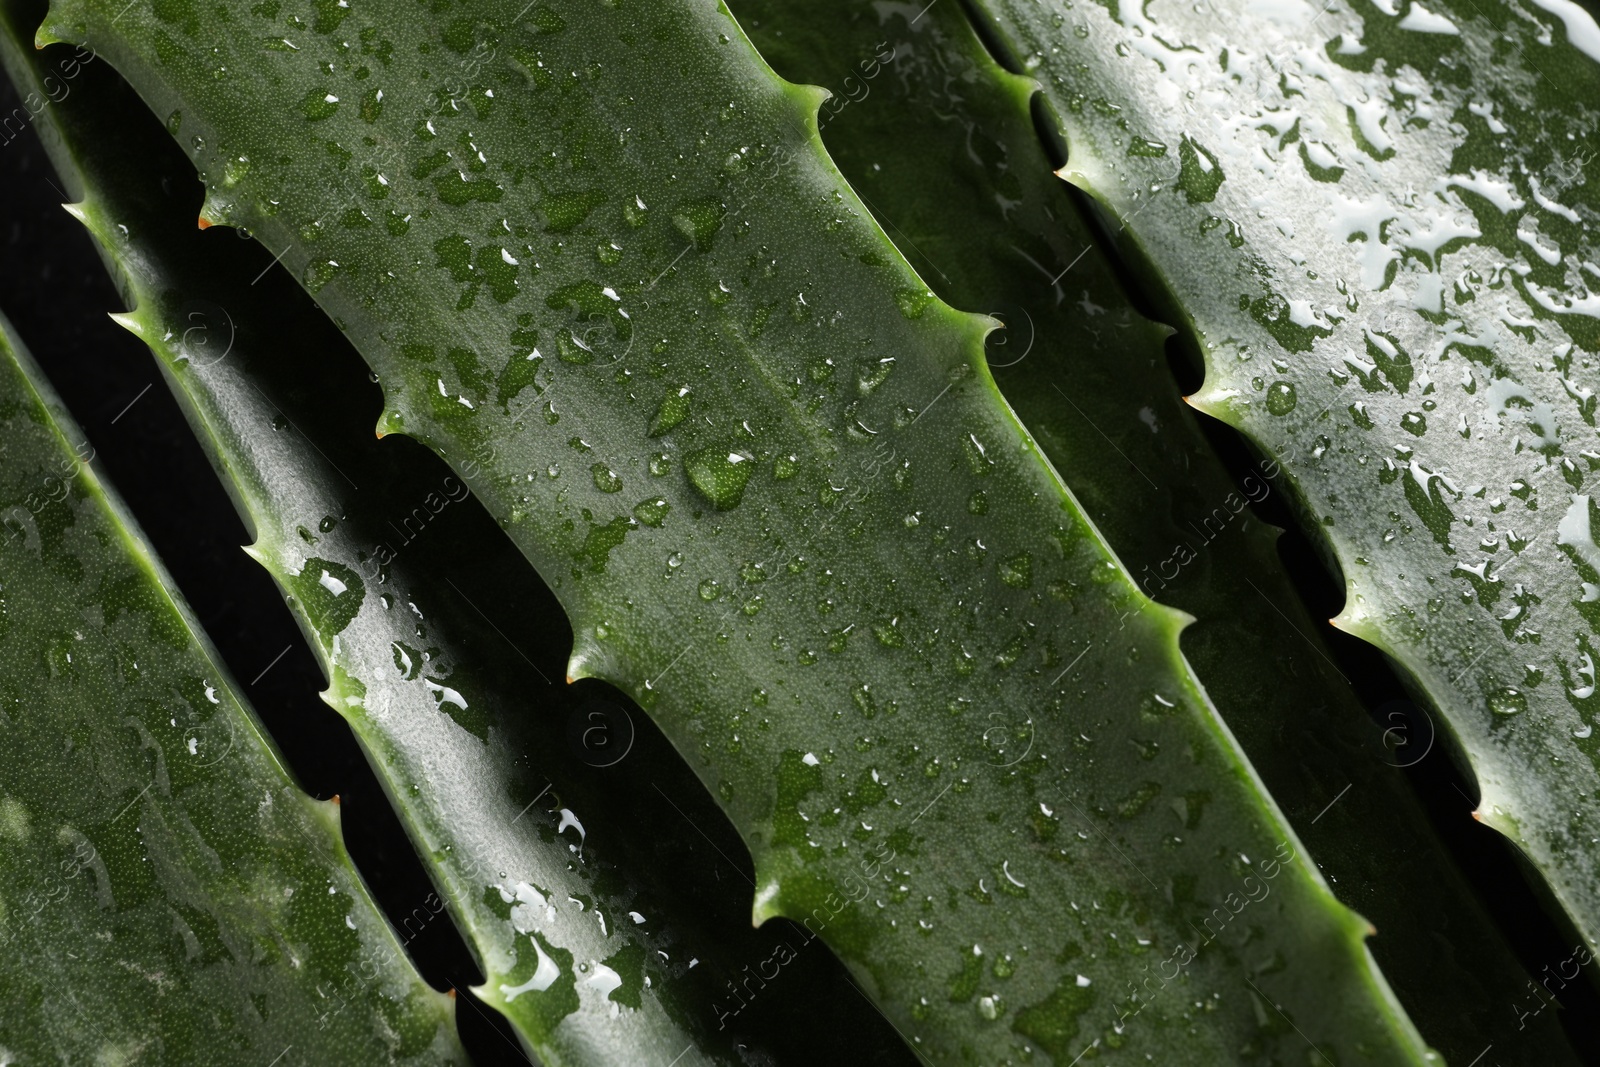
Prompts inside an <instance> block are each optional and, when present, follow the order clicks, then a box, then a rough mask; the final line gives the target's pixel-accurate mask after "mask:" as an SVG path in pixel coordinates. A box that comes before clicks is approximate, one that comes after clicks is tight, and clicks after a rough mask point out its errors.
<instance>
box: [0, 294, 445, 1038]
mask: <svg viewBox="0 0 1600 1067" xmlns="http://www.w3.org/2000/svg"><path fill="white" fill-rule="evenodd" d="M0 349H3V357H0V419H3V421H0V444H3V446H4V453H5V456H6V462H5V465H4V467H3V468H0V516H3V518H0V522H3V525H4V535H3V537H0V588H3V594H0V595H3V601H0V609H3V614H0V665H3V667H4V670H3V676H4V680H3V682H0V685H3V687H4V700H5V707H6V718H7V735H8V741H7V751H6V757H5V759H4V760H3V761H0V812H3V823H4V836H5V841H6V847H5V849H4V850H3V852H0V872H3V873H4V876H5V878H4V884H5V890H4V893H3V896H0V905H3V907H4V909H5V911H4V916H5V927H6V928H5V951H4V952H3V953H0V985H3V986H4V988H5V990H6V993H7V998H8V1007H7V1010H6V1011H5V1012H4V1013H3V1014H0V1045H3V1046H4V1048H5V1049H6V1052H7V1055H8V1056H19V1057H26V1058H29V1059H36V1060H40V1061H43V1060H48V1059H60V1058H63V1057H65V1058H73V1059H77V1058H81V1059H84V1060H90V1059H94V1058H101V1059H111V1058H118V1059H132V1058H136V1057H138V1058H148V1059H153V1060H160V1061H162V1062H171V1063H199V1062H207V1061H211V1060H214V1059H216V1058H217V1057H219V1056H220V1057H223V1058H227V1059H230V1060H234V1061H236V1062H245V1061H250V1060H256V1061H259V1062H262V1063H266V1062H269V1061H271V1060H272V1059H273V1058H274V1057H278V1058H280V1061H281V1062H286V1063H301V1062H339V1063H352V1064H361V1063H370V1064H400V1063H405V1064H425V1063H463V1062H464V1061H465V1057H464V1056H463V1054H462V1052H461V1049H460V1046H459V1045H458V1043H457V1041H456V1037H455V1032H454V1027H453V1025H452V1010H451V1006H450V1003H449V1001H448V1000H447V999H446V998H445V997H444V996H443V995H441V994H439V993H436V992H434V991H433V990H431V989H429V988H428V987H427V986H426V985H425V984H424V983H423V982H422V980H421V979H420V978H419V977H418V976H417V974H416V972H415V971H414V970H413V969H412V967H411V965H410V962H409V961H408V960H407V959H406V957H405V954H404V950H403V949H402V948H401V947H400V944H399V942H398V941H397V940H396V938H395V936H394V931H393V930H392V929H390V927H389V926H388V924H387V922H386V921H385V920H384V918H383V916H382V915H381V913H379V911H378V910H377V908H376V906H375V905H374V904H373V902H372V900H371V898H370V897H369V896H368V895H367V892H366V888H365V887H364V886H363V885H362V884H361V881H360V879H359V878H358V876H357V875H356V873H355V870H354V868H353V867H352V866H351V865H350V861H349V857H348V856H347V855H346V853H345V851H344V848H343V845H342V843H341V842H340V839H339V828H338V818H337V814H336V813H337V807H336V805H335V804H334V803H331V802H319V801H314V800H312V799H311V798H310V797H308V796H306V795H305V794H304V793H302V792H301V791H300V790H299V788H298V787H297V786H295V785H294V783H293V782H291V780H290V778H289V775H288V773H287V772H286V771H285V770H284V768H283V766H282V764H281V763H280V761H279V759H278V756H277V754H276V752H275V751H274V749H273V748H272V746H271V744H270V742H269V741H268V740H267V739H266V737H265V736H263V734H262V732H261V729H260V727H259V726H258V724H257V723H256V721H255V718H254V716H253V715H252V714H251V713H250V711H249V710H248V708H247V707H246V706H245V705H244V704H243V703H242V702H241V700H240V699H239V697H238V696H237V695H236V694H235V691H234V687H233V683H232V681H231V679H229V678H228V677H227V672H226V670H225V669H224V668H223V667H222V665H221V663H220V661H219V660H218V659H217V657H216V655H215V654H214V653H213V652H212V651H211V649H210V648H209V645H208V643H207V642H206V639H205V637H204V636H203V635H202V634H201V632H200V631H199V628H198V627H197V626H196V625H195V623H194V621H193V619H191V618H190V617H189V614H188V611H187V609H186V608H185V607H184V606H183V604H182V602H181V601H180V600H179V599H178V597H177V594H176V592H175V591H174V589H173V587H172V585H171V582H170V581H169V580H168V579H167V578H166V576H165V575H164V573H163V572H162V570H161V567H160V564H159V563H158V562H157V561H156V560H155V559H153V558H152V557H151V555H150V554H149V551H148V549H147V548H146V547H145V546H144V544H143V542H142V541H141V540H140V536H139V533H138V531H137V529H136V528H135V527H134V525H133V523H132V520H131V519H130V518H128V516H127V514H126V512H125V511H124V510H123V509H122V507H121V505H120V504H119V503H118V502H117V501H116V499H115V498H114V497H113V496H111V495H110V493H109V491H108V490H107V489H106V488H105V487H104V486H102V485H101V484H100V482H99V481H98V479H97V478H96V476H95V474H94V471H93V468H92V466H91V464H92V461H93V454H94V450H93V448H92V447H91V446H90V445H89V444H88V442H87V441H86V440H85V439H84V438H83V436H82V434H81V433H79V432H78V431H77V429H76V427H75V426H74V425H73V424H72V422H71V421H70V417H69V416H68V415H67V414H66V412H65V410H64V409H63V408H61V406H60V404H59V403H58V402H57V401H56V400H55V399H54V397H53V394H51V392H50V391H49V389H48V386H46V385H44V384H43V383H44V379H43V376H42V375H41V374H40V373H39V371H38V369H37V368H36V367H34V366H33V363H32V360H31V358H30V357H29V356H28V355H27V354H26V353H25V352H24V351H23V350H22V348H21V346H20V343H19V342H18V341H17V340H16V338H15V337H14V336H13V335H12V333H11V329H10V326H9V324H7V323H4V322H3V320H0Z"/></svg>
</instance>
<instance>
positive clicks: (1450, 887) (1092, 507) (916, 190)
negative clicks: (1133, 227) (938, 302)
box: [733, 0, 1576, 1063]
mask: <svg viewBox="0 0 1600 1067" xmlns="http://www.w3.org/2000/svg"><path fill="white" fill-rule="evenodd" d="M733 13H734V15H735V16H736V17H738V18H739V20H740V22H741V25H743V26H744V27H745V28H746V30H747V31H748V32H749V34H750V36H751V40H752V41H753V42H754V43H755V45H756V47H757V48H759V49H760V50H761V54H762V56H763V57H765V58H766V59H767V61H768V62H770V63H771V64H772V65H773V67H774V68H775V69H776V70H777V72H778V73H779V74H781V75H782V76H784V77H786V78H788V79H790V80H792V81H798V82H809V83H812V84H816V85H822V86H826V87H828V88H830V90H831V91H832V92H833V93H834V96H833V97H832V98H831V99H830V100H829V101H828V103H827V104H825V105H824V106H823V108H822V112H821V120H820V121H821V124H822V137H823V141H824V143H825V144H826V146H827V148H828V151H829V153H830V155H832V157H833V159H834V161H835V162H836V163H837V164H838V166H839V168H840V170H841V172H842V173H843V174H844V176H845V177H846V178H847V179H848V180H849V181H850V183H851V184H852V185H853V186H854V187H855V188H856V189H857V190H858V191H859V192H860V193H861V195H862V197H863V199H864V201H865V202H866V203H867V205H868V206H869V207H871V208H872V209H873V212H874V214H875V215H876V216H877V218H878V219H879V221H881V222H882V223H883V224H884V227H885V229H886V231H887V232H888V234H889V236H890V237H891V239H893V240H894V241H895V242H896V243H897V245H898V246H899V247H900V248H901V250H902V251H903V252H905V253H906V255H907V256H908V258H910V260H911V262H912V263H913V265H915V266H917V267H918V268H919V269H920V270H921V273H922V276H923V277H924V278H926V279H928V281H929V284H930V285H931V286H932V288H933V289H934V291H935V292H937V293H938V294H939V295H940V297H941V298H943V299H944V300H946V301H948V302H949V303H951V304H953V305H955V306H957V307H968V308H980V309H986V310H990V311H992V312H993V313H995V314H996V315H998V316H1000V317H1001V318H1002V319H1003V321H1004V322H1005V324H1006V330H1005V333H1004V334H1002V335H995V336H991V338H990V341H989V350H990V358H991V360H992V362H991V367H993V368H994V369H995V377H996V380H997V382H998V384H999V386H1000V389H1001V391H1002V393H1003V394H1004V395H1005V396H1006V398H1007V399H1008V400H1009V401H1010V402H1011V404H1012V406H1013V408H1015V409H1016V411H1017V413H1018V415H1019V416H1020V417H1021V418H1022V421H1023V423H1024V425H1026V426H1027V427H1028V429H1029V431H1030V432H1031V433H1032V434H1033V436H1034V438H1035V440H1037V441H1038V442H1039V445H1040V447H1041V448H1042V449H1043V451H1044V453H1045V455H1046V456H1047V457H1048V458H1049V459H1050V461H1051V462H1052V463H1053V464H1054V465H1055V467H1056V469H1057V470H1058V471H1060V472H1061V474H1062V476H1063V478H1064V479H1065V481H1066V482H1067V485H1068V487H1069V488H1070V489H1071V490H1072V491H1073V493H1074V495H1075V496H1076V497H1077V498H1078V500H1080V501H1082V502H1083V504H1084V507H1085V510H1086V511H1087V512H1088V513H1089V515H1090V516H1091V517H1092V518H1093V520H1094V522H1095V525H1096V526H1097V528H1098V529H1099V530H1100V531H1101V533H1102V534H1104V535H1105V537H1106V538H1107V540H1108V541H1109V542H1110V544H1111V546H1112V547H1113V548H1114V549H1115V550H1116V551H1117V553H1118V556H1119V557H1120V558H1121V560H1122V561H1123V563H1124V564H1125V565H1126V566H1127V568H1128V569H1129V571H1130V572H1132V573H1133V574H1134V576H1135V580H1136V581H1138V582H1139V583H1140V584H1141V585H1142V587H1143V588H1144V589H1145V590H1146V591H1147V592H1148V593H1150V594H1151V595H1153V596H1154V597H1155V598H1156V599H1158V600H1160V601H1161V602H1163V603H1167V604H1170V605H1172V606H1174V607H1177V608H1180V609H1182V610H1184V611H1187V612H1189V613H1191V614H1192V615H1194V616H1195V617H1196V619H1197V620H1198V621H1197V623H1196V624H1195V625H1193V626H1191V627H1189V628H1188V629H1187V630H1185V631H1184V633H1183V637H1182V643H1183V649H1184V652H1185V655H1186V657H1187V658H1188V660H1189V662H1190V663H1191V664H1192V665H1193V667H1194V669H1195V673H1196V674H1197V675H1198V676H1199V678H1200V680H1201V682H1202V683H1204V685H1205V687H1206V691H1207V692H1208V694H1209V695H1210V696H1211V698H1212V700H1213V701H1214V702H1215V704H1216V705H1217V708H1218V711H1219V712H1220V713H1221V714H1222V716H1223V718H1224V720H1225V721H1226V722H1227V723H1228V725H1229V727H1230V728H1231V729H1232V730H1233V732H1234V734H1235V736H1236V737H1238V739H1239V741H1240V744H1241V746H1242V747H1243V748H1244V750H1245V753H1246V754H1247V755H1248V756H1249V758H1250V760H1251V762H1252V764H1253V765H1254V766H1255V768H1256V770H1257V771H1258V772H1259V773H1260V774H1261V776H1262V779H1263V781H1264V782H1265V783H1266V784H1267V786H1268V788H1269V790H1270V792H1271V793H1272V795H1273V797H1274V798H1275V799H1276V800H1277V802H1278V803H1279V805H1280V806H1281V807H1282V808H1283V809H1284V811H1285V813H1286V814H1287V815H1288V816H1289V819H1290V822H1291V824H1292V825H1293V826H1294V828H1295V830H1296V832H1297V833H1299V834H1300V836H1301V839H1302V840H1304V841H1305V843H1306V845H1307V847H1308V848H1309V849H1310V851H1311V854H1312V855H1314V856H1315V857H1316V858H1317V861H1318V863H1319V865H1320V866H1321V868H1322V869H1323V871H1324V872H1326V873H1327V874H1329V875H1331V876H1333V882H1334V884H1333V888H1334V890H1335V892H1336V894H1337V895H1338V896H1339V898H1340V899H1341V900H1342V901H1344V903H1346V904H1348V905H1349V906H1350V907H1352V908H1354V909H1355V910H1356V911H1357V912H1359V913H1360V914H1362V915H1363V916H1365V917H1366V918H1367V919H1368V920H1370V921H1371V922H1372V923H1373V924H1374V925H1375V926H1376V927H1377V929H1378V931H1379V936H1378V937H1376V938H1375V939H1373V940H1372V941H1371V942H1369V947H1370V948H1371V950H1372V953H1373V955H1374V957H1375V958H1376V959H1377V961H1378V964H1379V965H1380V967H1381V968H1382V970H1383V973H1384V975H1385V976H1386V977H1387V978H1388V980H1389V982H1390V983H1391V984H1392V985H1393V986H1394V988H1395V992H1396V993H1397V994H1398V995H1399V997H1400V1000H1401V1002H1402V1004H1404V1005H1405V1006H1406V1008H1407V1010H1408V1012H1409V1014H1410V1015H1411V1018H1412V1019H1413V1020H1414V1021H1415V1022H1416V1023H1417V1026H1418V1028H1419V1029H1420V1030H1421V1031H1422V1034H1423V1036H1424V1037H1426V1038H1427V1039H1428V1040H1429V1042H1430V1043H1431V1044H1433V1045H1434V1047H1436V1048H1438V1049H1439V1050H1440V1051H1441V1052H1442V1053H1443V1054H1444V1055H1445V1056H1446V1058H1447V1059H1457V1060H1458V1062H1462V1063H1465V1062H1467V1061H1469V1060H1471V1059H1472V1058H1473V1057H1474V1056H1476V1055H1477V1054H1478V1053H1480V1052H1481V1051H1482V1050H1483V1049H1484V1048H1485V1046H1487V1045H1493V1046H1494V1047H1496V1048H1499V1049H1516V1050H1518V1052H1517V1054H1518V1056H1519V1057H1520V1058H1522V1059H1526V1060H1529V1061H1535V1060H1536V1061H1538V1062H1541V1063H1575V1062H1576V1059H1575V1057H1574V1055H1573V1052H1572V1051H1571V1049H1570V1047H1569V1046H1568V1045H1567V1043H1566V1041H1565V1038H1564V1037H1563V1035H1562V1031H1561V1027H1560V1025H1559V1024H1558V1023H1557V1021H1556V1016H1555V1013H1554V1012H1540V1011H1538V1010H1537V1009H1538V1005H1539V1004H1540V1003H1543V1002H1542V1001H1534V1000H1533V999H1532V998H1531V997H1530V995H1529V992H1528V989H1527V983H1528V982H1529V980H1530V977H1531V976H1530V975H1529V974H1528V973H1527V972H1526V971H1525V970H1524V969H1523V967H1522V966H1521V965H1520V964H1519V963H1518V962H1517V961H1516V958H1515V956H1514V955H1513V954H1512V952H1511V951H1510V948H1509V946H1507V945H1506V943H1505V941H1504V939H1503V938H1502V937H1501V935H1500V934H1499V933H1498V931H1497V930H1496V929H1495V928H1494V926H1493V924H1492V922H1491V921H1490V920H1489V918H1488V916H1486V915H1485V914H1484V913H1483V910H1482V908H1481V906H1480V905H1479V904H1478V903H1477V901H1476V899H1475V898H1474V896H1473V895H1472V893H1471V890H1470V889H1469V888H1468V886H1467V884H1466V883H1465V881H1464V880H1463V879H1462V877H1461V875H1460V873H1459V871H1457V870H1456V868H1455V864H1454V862H1453V861H1452V860H1451V858H1450V857H1449V855H1448V853H1446V852H1445V850H1444V848H1443V847H1442V845H1441V844H1440V843H1439V842H1438V840H1437V838H1436V836H1435V834H1434V833H1433V831H1432V829H1431V828H1430V826H1429V824H1428V821H1427V817H1426V816H1425V814H1424V813H1423V812H1422V811H1421V809H1420V807H1419V806H1418V804H1417V802H1416V800H1415V798H1414V796H1413V795H1412V792H1411V788H1410V787H1409V785H1408V784H1407V783H1406V782H1405V781H1404V780H1403V778H1402V771H1401V769H1400V768H1401V767H1402V766H1406V765H1409V764H1410V762H1411V761H1413V760H1417V759H1421V758H1424V755H1425V749H1426V746H1427V745H1428V743H1429V741H1430V738H1429V737H1428V736H1427V733H1426V730H1427V726H1426V724H1425V723H1417V724H1415V726H1414V731H1415V736H1412V737H1409V738H1407V739H1406V740H1407V745H1406V746H1403V747H1401V748H1398V749H1396V750H1395V751H1392V752H1390V751H1386V750H1385V749H1384V748H1383V747H1382V740H1383V738H1382V736H1381V734H1380V730H1379V729H1377V728H1375V727H1374V726H1373V723H1372V720H1371V719H1370V718H1369V717H1368V715H1367V713H1366V711H1365V710H1364V709H1363V708H1362V706H1361V705H1360V703H1359V702H1358V701H1357V700H1356V699H1355V697H1354V694H1353V692H1352V690H1351V688H1350V686H1349V685H1348V684H1347V680H1346V679H1345V678H1344V677H1343V676H1342V675H1341V674H1340V672H1339V670H1338V668H1336V667H1335V666H1334V665H1333V662H1332V661H1331V660H1330V659H1329V658H1327V657H1328V653H1327V650H1326V649H1325V647H1324V646H1323V644H1322V642H1321V641H1320V639H1319V638H1318V637H1317V636H1316V633H1317V625H1316V624H1315V623H1314V622H1313V620H1312V618H1311V617H1310V615H1309V614H1308V613H1307V612H1306V611H1305V610H1304V608H1303V607H1302V606H1301V605H1300V603H1299V600H1298V598H1297V596H1296V594H1295V591H1294V589H1293V588H1292V586H1291V585H1290V583H1289V582H1288V581H1287V576H1286V575H1285V574H1284V571H1283V568H1282V566H1281V564H1280V563H1279V561H1278V557H1277V552H1276V545H1275V541H1276V536H1277V531H1276V530H1275V529H1274V528H1272V527H1270V526H1267V525H1265V524H1263V523H1262V522H1260V521H1258V520H1256V519H1255V518H1254V517H1253V516H1252V514H1251V512H1250V510H1249V505H1250V503H1251V501H1262V500H1265V499H1266V496H1267V495H1268V494H1270V493H1273V492H1277V491H1281V482H1282V478H1281V475H1280V474H1279V473H1278V469H1277V468H1275V467H1272V466H1268V467H1266V468H1264V469H1257V470H1255V471H1253V472H1252V473H1251V475H1250V476H1248V477H1246V478H1245V480H1244V482H1243V484H1239V485H1236V484H1235V483H1234V482H1233V480H1232V479H1231V478H1230V477H1229V475H1228V474H1227V472H1226V471H1225V470H1224V469H1223V467H1222V465H1221V464H1220V463H1219V462H1218V460H1217V458H1216V456H1215V455H1214V454H1213V452H1212V450H1211V447H1210V445H1209V444H1208V443H1207V442H1206V440H1205V439H1204V437H1203V436H1202V434H1201V431H1200V427H1199V426H1198V425H1197V423H1196V416H1195V415H1194V413H1193V412H1191V411H1190V410H1189V409H1188V408H1187V407H1186V405H1185V404H1184V403H1183V401H1182V397H1181V396H1180V394H1179V392H1178V390H1177V388H1176V386H1175V383H1174V382H1173V380H1172V377H1171V375H1170V374H1169V372H1168V370H1167V364H1166V359H1165V356H1164V354H1163V352H1162V343H1163V340H1164V339H1165V337H1166V336H1167V334H1168V332H1169V331H1168V330H1167V329H1166V328H1165V327H1160V326H1157V325H1155V324H1153V323H1151V322H1149V321H1148V320H1146V319H1144V318H1143V317H1141V316H1140V315H1138V314H1137V313H1136V312H1134V311H1133V309H1132V308H1131V306H1130V305H1129V302H1128V299H1127V297H1126V296H1125V295H1124V293H1123V291H1122V289H1121V286H1120V285H1119V283H1118V281H1117V280H1116V277H1115V275H1114V273H1113V266H1112V264H1111V263H1110V262H1108V261H1107V258H1106V255H1105V253H1104V252H1103V251H1102V250H1101V249H1100V248H1099V247H1097V238H1096V235H1095V234H1094V233H1093V231H1092V223H1091V222H1090V220H1088V219H1086V218H1085V217H1084V215H1083V214H1082V212H1081V211H1080V210H1079V209H1078V208H1077V206H1076V205H1075V204H1074V203H1073V202H1072V199H1071V198H1070V197H1069V195H1068V190H1067V189H1066V188H1065V187H1063V186H1062V185H1061V183H1060V182H1059V181H1058V180H1057V179H1056V178H1055V177H1054V176H1053V175H1052V174H1051V169H1052V168H1051V166H1050V165H1049V163H1048V161H1047V158H1046V156H1045V155H1044V151H1043V149H1042V148H1041V146H1040V145H1039V143H1038V140H1037V136H1036V133H1035V128H1034V125H1033V121H1032V117H1031V115H1030V112H1029V105H1030V99H1031V97H1032V96H1033V94H1034V93H1035V91H1036V86H1035V83H1034V82H1033V81H1032V80H1030V79H1025V78H1021V77H1017V76H1014V75H1011V74H1008V73H1006V72H1004V71H1003V70H1002V69H1000V68H999V67H998V66H997V65H996V64H995V63H994V61H993V60H992V59H990V57H989V55H988V53H987V51H986V50H985V49H984V48H983V46H982V45H981V44H980V43H979V41H978V39H977V38H976V37H975V36H974V34H973V31H972V27H971V25H970V24H969V23H968V21H967V17H966V15H965V14H964V13H963V12H962V10H961V9H960V8H959V7H957V6H955V5H941V6H939V7H935V8H929V9H926V10H924V9H923V8H922V7H920V6H916V5H907V6H904V7H895V8H890V9H888V14H887V15H883V16H880V14H879V12H878V9H877V8H876V6H875V5H872V4H868V3H863V2H860V0H832V2H827V3H820V4H819V3H817V2H815V0H810V2H805V3H799V2H795V0H740V2H739V3H737V4H736V5H735V6H734V8H733ZM1269 605H1270V606H1269ZM1387 725H1390V726H1394V725H1395V724H1394V723H1389V724H1387ZM1396 736H1398V735H1396ZM1393 739H1394V738H1391V740H1393ZM1436 758H1437V757H1436ZM1335 802H1336V803H1335ZM1555 981H1556V983H1557V984H1558V985H1559V983H1560V982H1561V979H1560V978H1559V977H1557V978H1556V979H1555ZM1552 993H1553V995H1556V996H1559V994H1560V990H1559V988H1554V989H1553V990H1552ZM1518 1003H1522V1004H1523V1005H1524V1007H1525V1008H1526V1009H1528V1014H1531V1015H1532V1016H1533V1017H1532V1018H1531V1019H1530V1018H1520V1019H1519V1017H1518V1013H1517V1012H1515V1011H1510V1010H1507V1009H1508V1006H1509V1005H1513V1004H1518Z"/></svg>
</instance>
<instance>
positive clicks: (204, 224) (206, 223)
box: [197, 215, 216, 230]
mask: <svg viewBox="0 0 1600 1067" xmlns="http://www.w3.org/2000/svg"><path fill="white" fill-rule="evenodd" d="M197 225H198V226H199V227H200V229H202V230H209V229H211V227H213V226H215V225H216V223H215V222H212V221H211V220H210V219H208V218H206V217H205V216H204V215H201V216H200V218H199V219H198V220H197Z"/></svg>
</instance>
